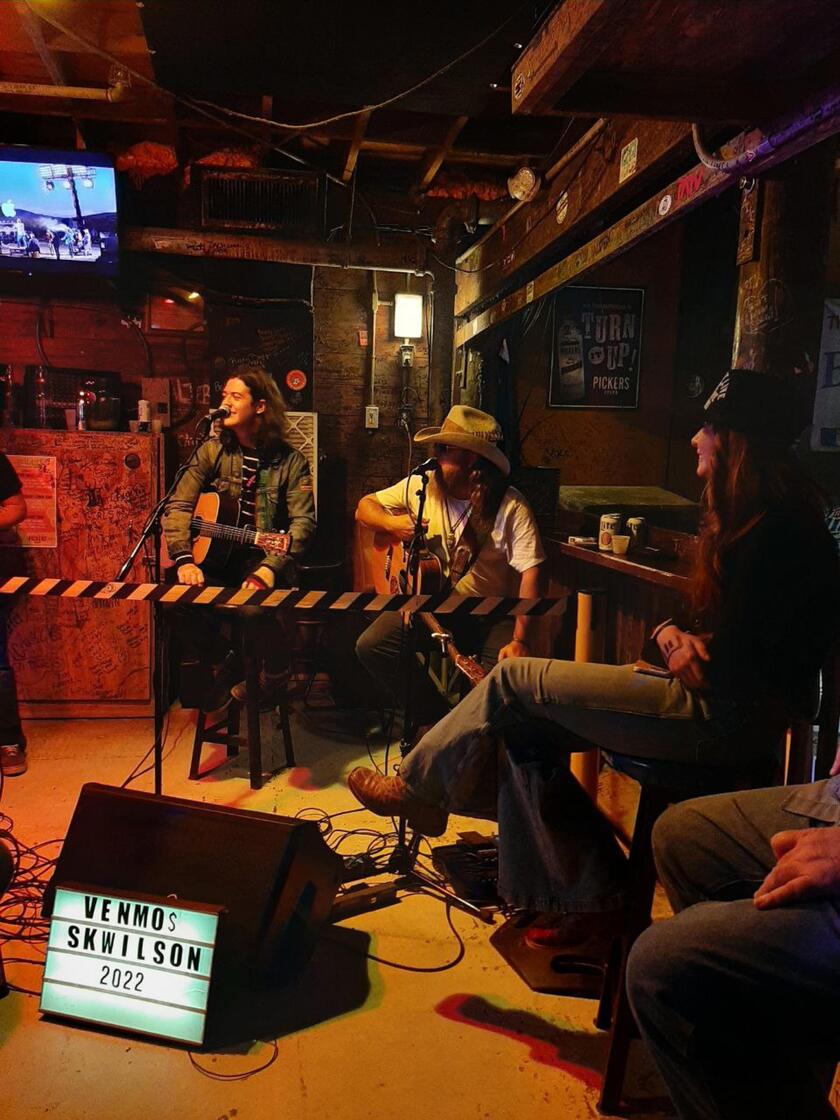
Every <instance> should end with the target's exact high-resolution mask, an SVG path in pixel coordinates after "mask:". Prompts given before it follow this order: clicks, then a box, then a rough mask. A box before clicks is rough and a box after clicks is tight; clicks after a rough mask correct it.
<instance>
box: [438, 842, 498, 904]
mask: <svg viewBox="0 0 840 1120" xmlns="http://www.w3.org/2000/svg"><path fill="white" fill-rule="evenodd" d="M432 863H433V864H434V866H435V869H436V870H437V871H439V872H440V874H441V875H443V876H444V877H445V878H446V879H447V880H448V881H449V883H450V884H451V885H452V889H453V890H454V891H455V893H456V894H457V895H459V896H460V897H461V898H465V899H467V900H468V901H469V902H475V903H478V904H479V905H486V904H488V903H489V904H491V905H492V904H495V903H496V902H498V901H499V895H498V885H497V884H498V878H499V849H498V846H497V841H496V837H495V836H481V835H479V833H477V832H468V833H462V834H461V839H460V840H459V841H458V842H457V843H456V844H446V845H444V846H443V847H440V848H434V849H433V850H432Z"/></svg>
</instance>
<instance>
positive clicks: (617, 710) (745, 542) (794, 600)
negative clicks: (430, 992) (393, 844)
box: [349, 370, 838, 946]
mask: <svg viewBox="0 0 840 1120" xmlns="http://www.w3.org/2000/svg"><path fill="white" fill-rule="evenodd" d="M802 416H803V412H802V405H801V404H800V401H799V394H798V392H797V387H796V386H795V384H794V383H793V382H791V381H782V380H780V379H777V378H775V377H772V376H770V375H763V374H758V373H756V372H754V371H751V370H730V371H729V373H727V375H726V376H725V377H724V379H723V381H722V382H721V384H720V385H719V386H718V388H717V389H716V390H715V392H714V393H713V394H712V396H711V397H710V398H709V400H708V401H707V402H706V411H705V417H704V419H705V423H704V425H703V427H702V428H701V429H700V431H699V432H697V434H696V435H695V436H694V438H693V440H692V445H693V446H694V448H695V450H696V452H697V474H698V476H699V477H700V478H701V479H702V480H703V482H704V483H705V490H704V496H703V520H702V527H701V531H700V541H699V548H698V553H697V564H696V569H695V573H694V577H693V580H692V594H691V597H690V598H691V603H690V609H689V611H688V613H687V617H686V618H684V619H669V620H667V621H666V622H663V623H662V624H660V625H659V626H658V627H657V628H656V630H655V631H654V632H653V634H652V635H651V638H650V640H649V643H648V644H649V646H650V649H651V650H652V651H655V653H656V655H657V656H658V658H659V660H660V665H661V668H660V669H659V674H660V675H650V674H649V673H645V672H638V671H636V667H635V666H634V665H632V664H631V665H600V664H589V663H581V662H567V661H557V660H547V659H541V658H532V657H517V658H513V659H510V660H508V661H504V662H501V663H500V664H499V665H497V666H496V668H495V669H494V670H493V671H492V672H491V673H490V674H489V676H488V677H487V678H486V679H485V680H484V681H483V682H482V684H481V685H479V687H477V688H476V689H474V690H473V691H472V692H471V693H470V694H469V695H468V696H467V697H466V698H465V699H464V700H463V701H462V702H461V704H459V705H458V707H457V708H455V709H454V710H453V711H452V712H451V713H450V714H449V715H448V716H446V717H445V718H444V719H443V720H442V721H441V722H440V723H438V724H437V725H436V726H435V727H434V728H432V730H431V731H430V732H429V733H428V734H427V735H425V736H424V737H423V739H421V740H420V742H419V744H418V745H417V746H416V747H415V749H414V750H413V751H412V752H411V753H410V754H409V755H408V756H407V758H406V759H405V761H404V762H403V764H402V767H401V771H400V774H399V776H397V777H384V776H381V775H379V774H376V773H375V772H373V771H368V770H362V769H359V770H355V771H353V773H351V775H350V778H349V784H350V788H351V789H352V790H353V792H354V794H355V795H356V796H357V798H358V799H359V800H360V801H361V802H362V804H364V805H366V806H367V807H368V808H370V809H372V810H373V811H374V812H378V813H382V814H388V815H402V816H405V817H406V818H407V819H408V821H409V822H410V823H413V824H414V825H415V826H416V827H417V828H418V829H419V830H420V831H424V832H426V833H427V834H430V835H436V834H437V835H439V834H440V833H441V832H443V831H444V829H445V827H446V820H447V813H448V812H450V811H453V812H461V813H465V814H467V815H478V816H489V817H496V818H497V819H498V822H499V842H500V847H499V892H500V894H501V895H502V897H503V898H504V899H505V900H506V901H507V902H508V903H510V904H511V905H514V906H517V907H521V908H523V909H525V910H530V911H536V912H540V913H543V914H544V915H546V917H545V918H544V919H542V920H541V921H539V922H538V923H537V924H536V926H534V927H532V929H531V931H530V933H529V940H530V941H531V943H532V944H538V945H540V944H541V945H551V946H563V945H569V946H574V945H578V944H580V943H581V941H582V940H586V938H587V937H588V936H589V934H590V933H591V932H592V931H593V930H602V931H606V930H608V928H609V925H610V923H609V920H608V919H609V915H614V916H617V915H618V914H619V913H620V910H621V908H622V906H623V887H624V873H625V860H624V857H623V855H622V854H621V852H620V850H619V849H618V847H617V845H616V843H615V841H614V839H613V836H612V831H611V829H610V828H609V826H608V825H607V823H606V821H605V820H604V819H603V818H602V817H601V816H600V814H599V813H598V812H597V810H596V809H595V807H594V806H593V805H592V803H591V802H590V801H589V799H588V798H587V797H586V795H585V794H584V793H583V791H582V790H581V789H580V787H579V786H578V785H577V783H576V782H575V781H574V779H573V778H572V777H571V776H570V774H569V772H568V767H567V762H566V755H567V753H568V751H569V750H570V749H580V743H579V740H580V739H583V740H586V741H587V742H588V743H590V744H591V745H592V746H597V747H601V748H603V749H605V750H608V751H610V750H611V751H613V752H615V753H618V754H621V755H629V756H631V757H637V758H642V759H661V760H671V761H676V762H680V761H684V762H686V763H690V764H692V765H693V766H699V767H702V768H704V769H706V770H708V771H710V772H712V773H713V775H714V776H716V777H717V778H718V779H719V783H720V787H721V788H733V787H734V786H735V785H737V784H739V783H744V784H756V783H757V782H759V781H761V780H762V779H764V780H766V778H767V775H768V774H769V773H770V771H771V769H772V766H773V762H774V753H775V752H776V750H777V749H778V746H779V742H780V739H781V736H782V733H783V731H784V729H785V727H786V726H787V724H788V722H789V721H790V720H791V719H792V718H794V717H796V716H805V715H810V714H812V709H813V706H814V703H815V686H816V683H817V679H818V674H819V669H820V667H821V665H822V662H823V660H824V658H825V655H826V653H827V651H828V649H829V645H830V642H831V641H832V639H833V636H834V634H835V633H836V628H837V620H838V568H837V554H836V550H835V547H834V543H833V541H832V539H831V537H830V535H829V534H828V532H827V530H826V528H825V525H824V522H823V518H822V508H821V502H820V499H819V494H818V491H817V490H816V488H815V487H814V486H813V485H812V484H811V483H810V482H808V481H807V480H806V479H805V477H804V476H803V475H802V473H801V472H800V471H799V470H798V468H797V466H796V463H795V460H794V458H793V456H792V453H791V452H790V450H789V445H790V443H791V442H792V440H793V439H794V437H795V436H796V435H797V434H798V432H799V431H800V430H801V428H802V426H803V423H802V422H801V418H802ZM649 656H651V655H650V654H649ZM570 738H576V739H577V740H578V742H577V743H576V745H574V746H571V745H570ZM500 747H502V748H503V749H502V750H500V749H499V748H500ZM762 771H763V773H762ZM605 936H606V933H605Z"/></svg>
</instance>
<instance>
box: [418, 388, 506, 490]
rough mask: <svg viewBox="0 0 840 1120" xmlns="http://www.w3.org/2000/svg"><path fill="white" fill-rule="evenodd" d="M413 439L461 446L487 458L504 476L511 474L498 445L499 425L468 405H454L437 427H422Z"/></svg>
mask: <svg viewBox="0 0 840 1120" xmlns="http://www.w3.org/2000/svg"><path fill="white" fill-rule="evenodd" d="M414 442H415V443H443V444H446V445H447V446H448V447H462V448H463V449H464V450H465V451H472V452H474V453H475V454H476V455H480V456H481V458H482V459H487V461H488V462H490V463H492V464H493V465H494V466H495V467H498V468H499V470H500V471H501V472H502V474H503V475H505V476H507V475H509V474H510V463H509V461H508V457H507V455H505V453H504V451H502V449H501V448H500V447H499V444H500V443H501V442H502V428H501V425H500V424H499V422H498V420H495V419H494V418H493V417H492V416H490V415H489V414H488V413H486V412H481V411H480V410H479V409H477V408H470V407H469V405H465V404H456V405H453V406H452V408H450V410H449V412H448V413H447V414H446V417H445V419H444V421H443V423H442V424H441V425H440V427H437V426H434V427H431V428H421V429H420V431H419V432H418V433H417V435H416V436H415V437H414Z"/></svg>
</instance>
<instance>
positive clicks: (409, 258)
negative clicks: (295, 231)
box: [120, 227, 426, 273]
mask: <svg viewBox="0 0 840 1120" xmlns="http://www.w3.org/2000/svg"><path fill="white" fill-rule="evenodd" d="M120 247H121V248H123V249H126V250H128V251H129V252H134V253H171V254H174V255H175V256H182V257H213V258H215V259H217V260H237V261H268V262H272V263H275V264H304V265H311V266H315V267H316V268H360V269H376V270H377V271H379V272H418V273H419V272H424V271H425V270H426V251H425V249H424V248H423V246H421V245H420V243H419V242H417V241H410V242H409V241H405V242H403V243H396V242H391V243H389V244H385V245H376V244H373V243H366V242H354V243H352V244H349V245H348V244H347V243H346V242H340V241H327V242H324V241H288V240H285V239H282V238H279V237H266V236H263V235H261V234H248V233H222V232H218V231H216V230H195V229H155V228H137V227H135V228H130V229H127V230H125V231H124V233H123V236H122V237H121V239H120Z"/></svg>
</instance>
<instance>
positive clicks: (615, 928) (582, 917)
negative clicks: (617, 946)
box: [525, 910, 624, 960]
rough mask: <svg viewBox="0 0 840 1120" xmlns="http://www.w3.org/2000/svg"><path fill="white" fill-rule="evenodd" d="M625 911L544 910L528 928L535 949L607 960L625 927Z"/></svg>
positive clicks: (526, 939)
mask: <svg viewBox="0 0 840 1120" xmlns="http://www.w3.org/2000/svg"><path fill="white" fill-rule="evenodd" d="M623 919H624V911H622V910H609V911H605V912H604V913H596V914H542V915H540V916H539V917H538V918H536V919H535V921H534V922H532V924H531V925H530V926H529V927H528V929H527V930H526V931H525V944H526V945H528V946H529V947H530V948H531V949H551V950H552V951H553V952H555V953H564V954H565V955H567V956H574V957H578V958H582V959H586V960H605V959H606V957H607V955H608V954H609V951H610V948H611V947H612V943H613V941H614V940H615V938H616V937H618V936H619V935H620V933H621V930H622V925H623Z"/></svg>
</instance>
